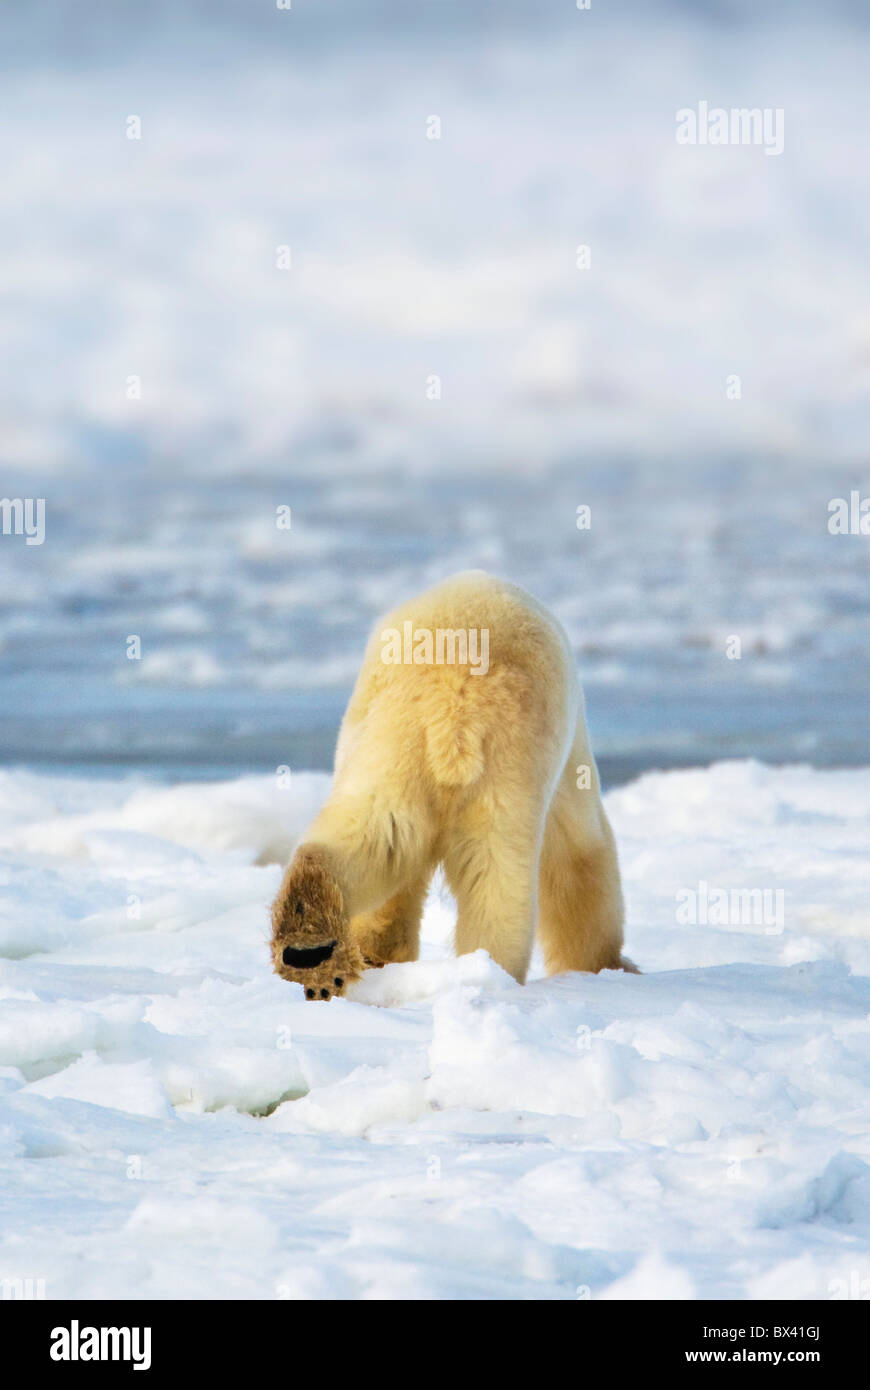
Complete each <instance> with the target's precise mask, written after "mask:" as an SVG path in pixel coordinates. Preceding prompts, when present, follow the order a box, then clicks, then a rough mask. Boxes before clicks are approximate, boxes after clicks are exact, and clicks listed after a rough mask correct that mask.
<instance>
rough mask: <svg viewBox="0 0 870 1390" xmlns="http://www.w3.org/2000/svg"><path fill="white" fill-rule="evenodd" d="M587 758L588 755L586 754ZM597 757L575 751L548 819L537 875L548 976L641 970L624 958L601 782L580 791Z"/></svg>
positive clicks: (617, 885) (540, 928)
mask: <svg viewBox="0 0 870 1390" xmlns="http://www.w3.org/2000/svg"><path fill="white" fill-rule="evenodd" d="M584 755H585V757H584ZM585 758H589V760H590V763H591V756H590V755H589V753H588V751H587V750H586V748H585V747H584V746H581V747H580V748H575V750H574V751H573V752H572V755H571V757H570V758H569V760H568V764H567V766H566V768H565V771H564V773H563V775H562V779H561V781H560V782H559V785H558V787H557V788H556V792H555V795H554V797H553V801H552V803H551V806H550V810H549V813H548V815H547V824H546V828H545V830H544V844H543V848H542V850H541V866H540V876H539V884H538V891H539V898H540V913H539V917H538V939H539V941H540V944H541V949H542V951H543V953H544V961H545V964H546V967H547V974H548V975H558V974H561V973H562V972H563V971H566V970H586V971H593V972H594V971H598V970H619V969H623V970H635V967H634V966H633V965H632V964H631V962H630V961H626V960H624V959H623V957H622V954H621V952H622V921H623V904H622V888H621V885H620V880H619V862H618V859H617V854H616V844H615V842H614V839H613V832H612V830H611V828H610V823H609V821H608V819H607V816H606V815H605V812H604V808H603V806H602V805H601V797H600V793H599V789H598V777H597V773H595V771H594V765H592V768H591V771H592V784H591V785H590V786H588V787H580V788H578V787H577V785H576V781H575V771H576V767H577V765H578V764H584V765H585V766H586V767H587V768H588V767H589V763H585Z"/></svg>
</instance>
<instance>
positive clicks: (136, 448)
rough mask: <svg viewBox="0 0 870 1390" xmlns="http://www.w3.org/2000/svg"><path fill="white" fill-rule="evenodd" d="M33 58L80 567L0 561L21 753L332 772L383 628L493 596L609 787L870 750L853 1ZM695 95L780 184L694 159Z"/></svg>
mask: <svg viewBox="0 0 870 1390" xmlns="http://www.w3.org/2000/svg"><path fill="white" fill-rule="evenodd" d="M2 30H3V44H2V56H0V63H2V68H3V92H2V98H0V139H2V143H3V146H4V149H5V150H6V151H7V160H6V166H7V167H6V171H5V176H4V180H3V189H2V193H0V199H2V213H3V216H2V219H0V267H2V270H0V308H2V313H0V356H2V360H3V364H4V366H3V372H2V377H0V497H9V498H19V497H20V498H27V497H30V498H45V502H46V533H45V540H44V543H43V544H42V545H32V546H28V545H27V544H26V543H25V539H24V538H23V537H21V536H16V535H0V700H2V719H0V760H2V761H3V762H6V763H19V762H22V763H28V764H31V765H40V766H46V765H49V766H68V765H75V766H77V767H79V768H89V769H93V770H97V771H105V770H113V769H115V768H117V767H119V766H130V765H136V766H146V767H148V768H151V769H152V770H154V771H155V772H159V773H160V774H161V775H166V776H216V775H220V774H222V773H226V772H229V771H237V770H242V769H261V770H267V769H271V768H273V767H274V766H276V765H277V764H279V763H288V764H289V765H291V766H293V767H296V768H301V767H308V768H322V767H327V766H328V765H329V763H330V760H331V752H332V745H333V742H334V737H335V732H336V728H337V724H338V720H339V718H340V715H341V711H342V708H343V704H344V702H345V700H346V698H347V694H348V692H349V689H350V686H351V683H352V681H353V677H354V673H355V670H356V668H357V665H358V662H359V658H360V655H361V652H362V649H363V646H364V643H365V639H366V636H367V633H368V630H369V627H370V625H371V623H372V622H373V621H374V620H375V618H376V617H377V615H378V613H379V612H381V611H383V610H385V609H386V608H388V607H390V606H391V605H392V604H393V603H394V602H396V601H397V600H399V599H400V598H404V597H406V596H407V595H409V594H411V593H413V592H414V591H415V590H416V589H420V588H422V587H424V586H426V585H427V584H429V583H431V582H432V581H433V580H435V579H437V578H439V577H441V576H443V575H445V574H448V573H450V572H451V571H452V570H455V569H459V568H464V567H468V566H480V567H483V568H486V569H491V570H493V571H496V572H498V573H501V574H503V575H505V576H507V577H509V578H511V579H513V580H515V581H516V582H518V583H520V584H523V585H525V586H526V587H527V588H529V589H530V590H532V591H533V592H534V593H535V594H537V595H538V596H539V597H540V598H541V599H543V600H544V601H545V602H546V603H548V604H550V605H552V607H553V609H554V610H555V611H556V613H557V614H558V615H559V617H560V618H561V619H562V621H563V622H564V624H565V626H566V628H567V629H568V632H569V634H570V636H571V639H572V641H573V643H574V646H575V649H576V652H577V658H578V664H579V668H580V671H581V675H582V678H583V680H584V684H585V686H586V690H587V697H588V705H589V715H590V723H591V726H592V730H593V736H594V742H595V746H596V748H597V750H598V752H599V756H600V761H601V765H602V770H603V773H604V776H605V779H606V780H608V781H610V782H613V781H618V780H623V779H624V778H626V777H629V776H632V775H634V774H635V773H636V772H637V771H638V770H640V769H643V768H646V767H651V766H672V765H677V764H682V763H695V762H706V761H709V760H711V759H715V758H721V757H730V756H745V755H748V756H756V757H760V758H765V759H769V760H773V761H785V760H788V761H793V760H799V761H808V762H812V763H815V764H818V765H832V764H859V763H861V764H863V763H867V762H868V761H870V757H868V749H870V713H868V699H867V692H868V688H870V681H868V678H870V583H868V580H870V536H861V535H857V536H852V535H846V536H832V535H831V534H830V532H829V530H828V516H829V503H830V501H831V499H832V498H835V497H838V496H846V497H848V495H849V493H850V491H851V490H853V489H856V490H858V491H859V495H860V496H862V497H867V496H870V465H868V452H867V442H866V441H867V437H868V433H867V431H868V425H870V316H868V311H867V305H866V295H864V293H863V288H862V287H866V246H867V239H868V231H870V228H868V198H867V192H866V181H865V180H864V178H863V168H864V167H865V165H866V148H867V133H868V129H870V122H868V116H870V109H868V108H870V97H868V88H867V84H866V69H867V60H868V56H870V52H868V50H870V28H868V24H867V15H866V12H865V11H864V10H863V9H862V8H861V7H859V6H856V5H851V4H847V3H842V4H839V5H834V6H829V7H826V9H825V11H824V14H821V13H820V12H818V11H817V9H816V7H815V6H813V5H810V4H803V3H795V4H791V5H785V4H782V5H780V4H775V5H766V6H764V7H763V12H759V10H758V7H756V6H754V5H749V4H748V3H747V4H743V3H740V4H736V3H733V4H724V3H723V4H715V3H707V4H703V5H691V6H690V5H683V4H677V3H669V4H667V5H665V6H663V7H656V8H655V10H654V11H653V10H650V9H649V7H647V6H642V5H639V4H633V3H632V4H629V5H623V6H620V7H617V8H616V9H614V7H612V6H606V5H601V6H599V5H597V4H596V3H594V4H593V7H592V9H591V10H589V11H585V12H582V11H578V10H577V9H576V8H572V7H570V6H568V5H563V4H560V5H540V4H532V3H528V4H525V3H522V0H512V2H511V3H503V4H499V5H497V6H494V5H490V4H486V3H483V0H470V2H469V3H466V4H463V5H459V4H457V5H450V4H439V5H432V4H421V5H419V6H411V7H409V6H408V5H406V4H402V5H399V4H393V3H379V4H373V5H362V4H355V3H354V4H350V3H343V2H342V3H334V4H331V5H330V4H321V5H315V4H314V3H313V0H312V3H305V0H294V4H293V8H292V10H290V11H280V10H278V9H277V7H275V8H274V9H273V8H271V7H269V6H267V5H264V6H255V7H252V6H250V5H243V4H241V3H240V0H225V2H224V3H208V4H206V3H201V4H200V3H179V4H177V5H168V4H167V5H161V6H148V7H142V6H140V5H138V4H135V5H134V4H132V3H121V4H113V5H104V4H99V3H93V4H91V5H88V6H81V7H67V6H65V5H62V4H60V3H59V0H56V2H54V0H40V2H39V3H34V4H32V5H29V6H27V7H22V8H21V9H20V10H19V11H18V12H16V13H5V14H4V16H3V19H2ZM700 100H705V101H709V102H710V103H720V104H721V105H723V106H729V107H730V106H740V105H751V106H755V105H758V106H768V107H771V108H782V109H783V111H784V113H785V132H786V134H785V146H784V149H783V152H782V153H781V154H778V155H772V156H769V155H767V154H766V153H765V150H764V149H763V148H758V147H730V148H711V147H709V146H708V147H706V148H703V149H702V148H700V147H696V148H691V147H684V146H680V145H678V144H677V143H676V141H675V138H674V116H675V111H676V110H678V109H679V108H682V107H686V106H690V107H691V106H694V105H695V104H696V103H697V102H698V101H700ZM133 117H135V119H136V120H137V121H138V122H139V134H138V138H133V139H131V138H128V137H129V135H130V133H131V129H132V131H133V133H134V134H135V133H136V132H135V123H134V126H133V127H131V125H130V121H131V118H133ZM433 117H435V118H437V122H438V125H437V127H433V125H432V118H433ZM434 129H437V133H438V135H439V138H437V139H434V138H431V136H432V133H433V130H434ZM581 246H582V247H588V248H590V255H591V263H590V264H589V266H588V268H584V269H580V268H578V254H577V251H578V247H581ZM281 248H288V251H289V258H285V259H288V264H287V267H286V268H280V267H279V264H278V261H279V259H280V257H279V251H280V249H281ZM735 377H736V378H739V387H740V389H739V393H738V395H737V396H735V394H734V391H733V388H729V386H728V383H729V382H733V380H734V378H735ZM581 505H588V506H589V507H591V511H592V524H591V527H590V529H589V530H585V531H581V530H578V529H577V526H576V514H577V507H578V506H581ZM282 506H287V507H290V508H291V511H292V525H291V527H290V529H289V530H280V529H278V527H277V526H276V524H275V517H276V509H277V508H279V507H282ZM130 637H138V638H139V640H140V645H141V655H140V656H139V657H138V658H137V659H135V660H130V659H128V654H127V653H128V639H129V638H130ZM735 637H737V638H739V639H740V656H739V659H734V643H733V641H731V640H730V639H733V638H735ZM729 652H730V653H731V655H730V656H729Z"/></svg>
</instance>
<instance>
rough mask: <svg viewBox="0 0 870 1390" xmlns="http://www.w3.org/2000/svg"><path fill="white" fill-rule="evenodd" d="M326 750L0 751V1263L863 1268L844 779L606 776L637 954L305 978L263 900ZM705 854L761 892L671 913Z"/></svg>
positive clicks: (247, 1288) (310, 1268)
mask: <svg viewBox="0 0 870 1390" xmlns="http://www.w3.org/2000/svg"><path fill="white" fill-rule="evenodd" d="M327 787H328V779H327V778H326V777H324V776H323V775H321V774H316V773H309V774H297V775H294V776H293V777H292V778H290V779H289V781H287V780H286V779H280V778H273V777H244V778H240V779H236V780H234V781H228V782H221V783H212V784H204V783H199V784H196V785H176V786H165V785H157V784H154V783H150V782H148V781H147V780H145V779H144V778H143V777H140V776H129V777H125V778H115V779H89V778H69V777H62V776H59V775H51V776H45V775H38V774H35V773H32V772H26V771H21V770H12V771H4V772H2V773H0V901H2V911H0V1166H2V1174H3V1176H2V1182H0V1211H2V1220H0V1232H2V1235H0V1278H14V1277H32V1278H44V1279H45V1280H46V1292H47V1295H48V1296H49V1297H72V1296H83V1297H110V1296H112V1297H124V1298H136V1297H142V1298H176V1297H197V1298H203V1297H217V1298H276V1299H298V1298H306V1299H307V1298H354V1299H356V1298H362V1299H376V1298H403V1299H404V1298H434V1299H442V1298H461V1299H478V1298H500V1299H507V1298H520V1299H578V1298H579V1299H586V1298H595V1299H598V1298H606V1299H645V1298H651V1297H669V1298H677V1299H684V1298H725V1297H737V1298H773V1297H784V1298H830V1297H839V1296H842V1293H843V1291H844V1290H851V1291H852V1294H853V1296H854V1291H855V1290H857V1291H858V1292H859V1294H860V1293H861V1292H862V1291H863V1294H864V1296H867V1295H868V1294H870V1134H868V1121H870V1068H868V1065H867V1063H868V1051H870V978H868V977H870V931H868V918H867V909H866V907H865V904H866V902H867V890H868V886H870V863H868V855H867V846H868V843H870V836H868V828H870V775H868V771H867V770H860V769H859V770H851V771H818V770H812V769H810V768H807V767H801V766H789V767H781V768H774V767H769V766H765V765H762V764H759V763H752V762H730V763H720V764H717V765H714V766H713V767H711V768H706V769H700V768H699V769H692V770H687V771H681V772H669V773H649V774H647V775H645V776H643V777H642V778H640V780H638V781H636V782H634V783H631V784H630V785H627V786H624V787H621V788H619V789H618V790H616V791H614V792H612V793H610V795H609V797H608V809H609V812H610V814H611V816H612V819H613V822H614V827H615V830H616V833H617V838H618V841H619V845H620V851H621V857H622V864H623V872H624V878H625V886H626V893H627V901H628V918H629V926H628V933H627V936H628V948H629V950H630V952H631V954H632V955H633V957H634V958H635V959H636V960H637V962H638V964H639V965H640V966H641V968H642V970H643V972H644V973H643V974H642V975H639V976H633V975H624V974H621V973H610V972H608V973H605V974H602V975H599V976H581V975H572V976H563V977H561V978H558V979H553V980H547V979H544V978H543V977H542V973H541V968H540V962H539V961H537V960H536V964H535V967H534V968H533V971H532V978H531V982H530V983H529V984H528V985H527V986H526V987H524V988H523V987H520V986H518V985H517V984H515V982H514V981H512V980H511V979H510V978H509V977H507V976H506V975H505V974H504V973H503V972H502V971H501V970H500V969H499V968H498V967H497V966H496V965H495V964H494V963H493V962H492V961H490V960H489V958H488V957H487V956H486V954H485V953H483V952H478V953H476V954H475V955H471V956H466V957H463V958H460V959H455V958H453V957H452V955H451V953H450V949H449V938H450V931H451V927H452V912H453V909H452V905H451V902H450V899H449V897H448V895H447V894H446V892H445V890H444V887H443V885H442V884H440V883H437V882H436V884H435V885H434V887H433V890H432V893H431V895H430V899H429V902H428V904H427V909H426V915H425V920H424V949H423V953H422V959H421V960H420V961H419V962H417V963H414V964H406V965H393V966H388V967H386V968H385V969H384V970H382V971H372V972H369V973H368V974H367V975H366V976H365V977H364V979H363V980H362V981H360V982H359V983H358V984H357V985H356V986H354V987H353V988H352V990H351V991H350V993H349V995H348V997H347V998H344V999H338V1000H333V1001H331V1002H330V1003H328V1004H323V1005H319V1004H318V1005H316V1006H315V1005H312V1004H309V1003H306V1002H305V1001H304V1000H303V999H302V998H301V990H300V989H299V988H297V987H295V986H291V985H288V984H286V983H285V982H283V981H281V980H279V979H277V978H276V977H275V976H274V975H272V974H271V973H270V969H269V961H268V955H267V951H266V941H267V935H268V916H267V907H268V903H269V901H270V898H271V896H272V894H273V893H274V890H275V887H276V885H277V883H278V880H279V876H280V872H281V868H280V862H281V861H282V860H283V859H285V858H286V856H287V855H288V854H289V853H290V851H291V849H292V845H293V843H294V842H295V840H296V839H297V838H298V836H299V835H300V834H301V832H302V830H303V828H304V826H305V824H306V823H307V821H308V820H309V818H310V816H311V815H312V813H313V812H314V810H315V809H316V807H317V806H318V804H319V803H320V801H321V800H322V798H323V796H324V795H325V793H326V790H327ZM702 883H703V884H706V885H707V886H708V892H709V894H710V896H711V898H712V895H713V893H714V891H715V890H723V891H725V892H726V893H730V892H731V891H732V890H734V889H741V890H748V889H757V890H761V891H762V892H763V891H764V890H770V891H771V892H775V891H778V890H781V891H782V892H783V894H784V911H783V914H782V924H781V925H780V924H779V923H777V922H773V923H771V922H768V921H765V920H755V921H752V920H749V921H741V920H739V916H738V917H737V918H735V917H734V916H733V914H732V918H731V920H730V921H727V922H719V921H716V920H712V919H713V918H714V917H715V914H714V913H712V912H711V913H710V914H709V915H710V918H711V920H709V921H708V922H706V923H703V922H700V923H699V924H698V925H691V924H689V923H685V922H680V921H679V920H678V916H677V902H678V895H679V894H680V893H681V892H685V891H687V890H693V891H698V890H699V885H700V884H702Z"/></svg>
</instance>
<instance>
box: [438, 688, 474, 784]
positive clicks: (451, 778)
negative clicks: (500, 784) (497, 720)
mask: <svg viewBox="0 0 870 1390" xmlns="http://www.w3.org/2000/svg"><path fill="white" fill-rule="evenodd" d="M428 713H429V718H428V719H427V720H426V757H427V761H428V763H429V771H430V772H431V774H432V777H433V778H434V780H435V781H436V782H437V783H438V784H439V786H442V787H471V786H473V785H474V783H475V782H476V781H477V780H478V779H479V778H480V777H481V776H482V775H483V770H484V765H485V764H484V756H483V744H484V734H485V728H484V727H483V723H482V718H481V716H482V714H483V711H482V709H481V706H480V704H479V703H478V701H477V700H476V699H475V698H474V696H471V698H468V693H467V690H463V689H462V688H456V689H453V690H451V691H450V693H449V695H448V696H447V698H446V699H444V698H443V691H442V698H441V699H440V700H438V701H437V702H436V701H432V703H431V705H430V708H429V711H428Z"/></svg>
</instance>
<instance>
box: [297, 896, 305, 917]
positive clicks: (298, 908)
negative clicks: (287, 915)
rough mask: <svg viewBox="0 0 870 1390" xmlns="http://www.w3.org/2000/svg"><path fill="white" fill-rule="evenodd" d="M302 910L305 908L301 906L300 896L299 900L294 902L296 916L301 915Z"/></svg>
mask: <svg viewBox="0 0 870 1390" xmlns="http://www.w3.org/2000/svg"><path fill="white" fill-rule="evenodd" d="M304 911H305V908H304V907H303V905H302V899H301V898H300V899H299V901H298V902H297V904H296V916H297V917H301V916H302V914H303V913H304Z"/></svg>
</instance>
